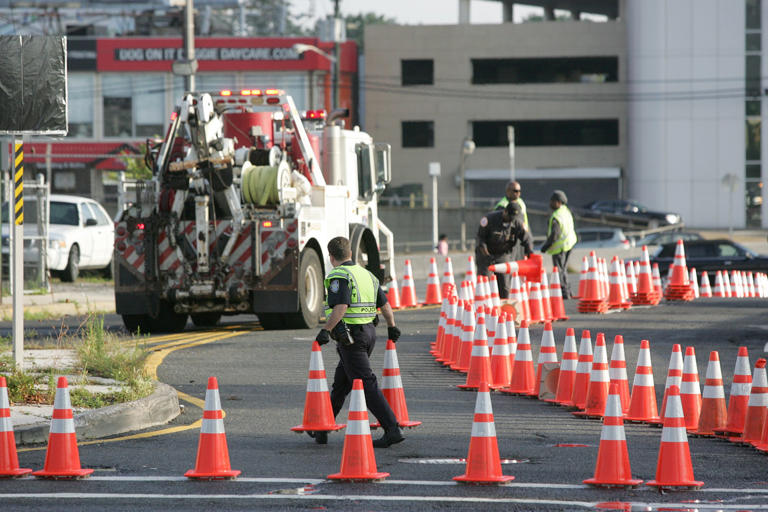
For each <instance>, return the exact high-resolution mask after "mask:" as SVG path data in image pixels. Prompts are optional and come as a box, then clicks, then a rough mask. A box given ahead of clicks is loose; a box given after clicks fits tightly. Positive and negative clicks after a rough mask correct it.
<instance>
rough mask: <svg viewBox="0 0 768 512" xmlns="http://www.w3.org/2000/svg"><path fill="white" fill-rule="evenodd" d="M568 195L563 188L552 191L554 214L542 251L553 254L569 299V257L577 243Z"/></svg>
mask: <svg viewBox="0 0 768 512" xmlns="http://www.w3.org/2000/svg"><path fill="white" fill-rule="evenodd" d="M567 203H568V197H567V196H566V195H565V192H563V191H562V190H555V191H554V192H552V197H550V198H549V207H550V208H551V209H552V215H551V216H550V217H549V223H548V225H547V240H546V241H545V242H544V245H542V246H541V252H545V253H547V254H551V255H552V264H553V265H554V266H556V267H557V270H558V272H559V273H560V288H561V289H562V292H563V298H564V299H568V298H570V296H571V291H570V289H569V288H568V257H569V256H570V255H571V249H573V246H574V245H576V230H575V229H574V226H573V215H572V214H571V210H570V209H568V207H567V206H566V204H567Z"/></svg>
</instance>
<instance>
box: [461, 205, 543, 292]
mask: <svg viewBox="0 0 768 512" xmlns="http://www.w3.org/2000/svg"><path fill="white" fill-rule="evenodd" d="M518 242H520V243H521V245H522V248H523V253H524V255H525V256H528V255H529V254H531V253H532V252H533V239H532V238H531V233H530V231H528V230H527V229H526V228H525V225H524V224H523V216H522V212H521V210H520V205H518V204H517V203H516V202H515V201H510V202H509V203H507V206H505V207H504V209H503V210H496V211H493V212H490V213H488V214H486V215H485V217H483V218H482V219H480V227H479V228H478V230H477V247H476V249H475V259H476V261H477V273H478V275H488V266H489V265H493V264H494V263H503V262H506V261H514V260H512V251H513V248H514V247H515V244H517V243H518ZM521 259H522V258H521ZM510 277H511V276H509V275H507V274H496V280H497V281H498V283H499V297H501V298H502V299H506V298H507V296H508V295H509V280H510Z"/></svg>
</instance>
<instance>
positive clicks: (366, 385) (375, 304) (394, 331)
mask: <svg viewBox="0 0 768 512" xmlns="http://www.w3.org/2000/svg"><path fill="white" fill-rule="evenodd" d="M328 254H329V257H330V260H331V265H333V267H334V268H333V270H331V271H330V272H329V273H328V276H327V277H326V278H325V288H326V291H327V294H328V295H327V299H326V309H325V314H326V317H327V320H326V322H325V326H324V327H323V328H322V329H320V332H319V333H318V334H317V337H316V338H315V339H316V341H317V342H318V343H319V344H320V345H324V344H326V343H328V341H330V340H331V339H334V340H335V341H336V342H337V343H336V351H337V352H338V354H339V358H340V359H339V364H338V366H336V373H335V374H334V376H333V386H332V387H331V405H332V406H333V415H334V417H336V416H337V415H338V414H339V411H340V410H341V408H342V406H343V405H344V399H345V398H346V397H347V395H348V394H349V392H350V391H352V383H353V381H354V380H355V379H362V381H363V390H364V391H365V403H366V404H367V405H368V408H369V409H370V410H371V412H372V413H373V415H374V416H376V419H378V420H379V423H380V424H381V426H382V428H383V429H384V435H383V436H381V437H380V438H379V439H376V440H375V441H373V446H375V447H376V448H388V447H389V446H391V445H393V444H395V443H399V442H400V441H402V440H404V439H405V438H404V437H403V434H402V432H401V431H400V427H399V425H398V424H397V418H396V417H395V413H394V412H393V411H392V408H391V407H390V406H389V403H387V401H386V399H385V398H384V395H383V394H382V392H381V390H380V389H379V386H378V383H377V381H376V375H374V373H373V371H372V370H371V363H370V361H369V360H368V357H369V356H370V355H371V352H373V346H374V344H375V342H376V324H377V323H378V322H377V320H376V308H381V313H382V315H383V316H384V319H385V320H386V322H387V335H388V337H389V339H391V340H392V341H395V342H396V341H397V339H398V338H399V337H400V329H398V328H397V327H396V326H395V315H394V314H393V313H392V307H391V306H390V305H389V304H388V303H387V297H386V295H385V294H384V292H383V291H382V289H381V288H380V287H379V280H378V279H376V276H374V275H373V274H371V273H370V272H368V271H367V270H366V269H364V268H363V267H361V266H359V265H355V264H354V263H353V262H352V250H351V248H350V244H349V240H348V239H346V238H344V237H342V236H338V237H336V238H334V239H333V240H331V241H330V242H328ZM309 434H310V436H312V437H314V438H315V442H317V443H318V444H325V443H327V442H328V433H327V432H320V431H318V432H310V433H309Z"/></svg>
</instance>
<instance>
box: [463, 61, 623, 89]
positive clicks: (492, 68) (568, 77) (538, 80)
mask: <svg viewBox="0 0 768 512" xmlns="http://www.w3.org/2000/svg"><path fill="white" fill-rule="evenodd" d="M618 70H619V59H618V57H569V58H557V57H556V58H535V59H472V83H473V84H543V83H563V82H570V83H602V82H616V81H618Z"/></svg>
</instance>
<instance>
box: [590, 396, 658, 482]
mask: <svg viewBox="0 0 768 512" xmlns="http://www.w3.org/2000/svg"><path fill="white" fill-rule="evenodd" d="M621 417H622V412H621V399H620V398H619V390H618V384H616V383H615V382H614V383H611V388H610V393H609V395H608V398H607V400H606V405H605V414H604V416H603V428H602V430H601V431H600V448H599V449H598V454H597V464H596V466H595V476H594V477H593V478H589V479H587V480H584V483H585V484H587V485H593V486H597V487H616V486H626V487H635V486H637V485H640V484H641V483H643V481H642V480H637V479H633V478H632V470H631V468H630V465H629V452H628V451H627V438H626V436H625V434H624V422H623V421H622V419H621Z"/></svg>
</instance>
